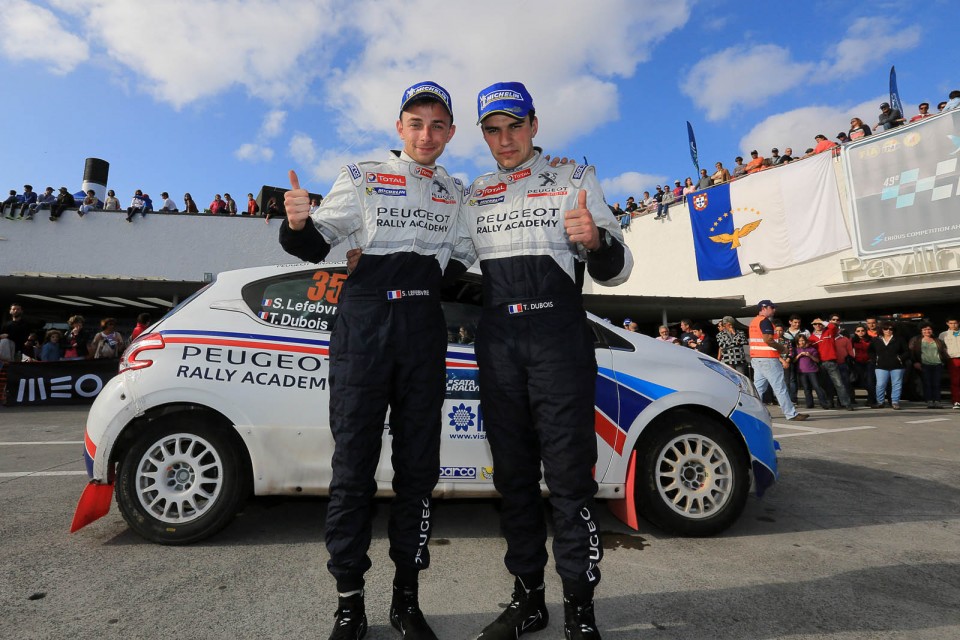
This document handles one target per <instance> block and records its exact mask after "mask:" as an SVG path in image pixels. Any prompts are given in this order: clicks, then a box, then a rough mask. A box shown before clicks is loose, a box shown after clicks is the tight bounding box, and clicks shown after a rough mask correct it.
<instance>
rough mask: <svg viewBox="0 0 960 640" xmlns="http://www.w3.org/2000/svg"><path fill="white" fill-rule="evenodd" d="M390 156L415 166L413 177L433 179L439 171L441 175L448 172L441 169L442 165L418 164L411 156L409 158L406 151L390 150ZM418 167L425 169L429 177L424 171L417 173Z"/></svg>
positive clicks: (412, 170) (411, 171) (413, 167)
mask: <svg viewBox="0 0 960 640" xmlns="http://www.w3.org/2000/svg"><path fill="white" fill-rule="evenodd" d="M390 155H392V156H393V157H395V158H399V159H400V160H403V161H404V162H409V163H410V164H411V165H413V166H412V167H411V168H410V175H413V176H417V177H420V178H432V177H433V174H434V173H436V172H438V171H439V172H440V173H446V171H445V170H444V168H443V167H441V166H440V165H436V164H431V165H427V164H420V163H419V162H417V161H416V160H414V159H413V158H411V157H410V156H408V155H407V152H406V151H398V150H396V149H391V150H390ZM416 167H423V168H424V169H426V170H427V172H428V173H429V175H428V174H426V173H424V172H422V171H416V170H415V168H416Z"/></svg>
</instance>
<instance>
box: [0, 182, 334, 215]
mask: <svg viewBox="0 0 960 640" xmlns="http://www.w3.org/2000/svg"><path fill="white" fill-rule="evenodd" d="M322 200H323V198H322V197H317V198H314V199H313V200H312V201H311V211H313V210H315V209H316V207H318V206H319V205H320V202H322ZM70 209H76V211H77V215H78V216H80V217H81V218H82V217H83V216H85V215H87V214H88V213H91V212H93V211H121V210H122V209H123V208H122V206H121V204H120V200H119V199H118V198H117V195H116V193H114V191H113V189H110V190H108V191H107V195H106V197H105V199H104V200H103V201H101V200H100V199H98V198H97V195H96V192H95V191H93V190H92V189H90V190H87V191H86V192H78V193H76V194H73V193H70V191H69V189H67V188H66V187H60V190H59V192H58V193H54V188H53V187H47V188H46V189H45V190H44V192H43V193H37V192H35V191H34V190H33V186H32V185H29V184H25V185H23V193H17V191H16V189H10V191H9V195H8V196H7V198H6V200H4V201H3V202H2V203H0V216H4V217H6V219H7V220H33V219H34V216H35V215H36V214H37V212H39V211H44V210H46V211H48V212H49V219H50V221H51V222H56V221H57V220H59V219H60V216H61V215H63V212H64V211H67V210H70ZM154 212H156V213H198V214H210V215H226V216H263V217H264V218H265V221H266V222H267V223H269V222H270V219H271V218H278V217H280V207H279V204H278V202H277V199H276V198H275V197H270V198H269V200H268V201H267V204H266V205H265V206H264V207H263V209H262V210H261V207H260V205H259V204H258V203H257V200H256V198H254V196H253V194H252V193H248V194H247V206H246V208H245V209H242V208H240V207H238V205H237V202H236V201H235V200H234V199H233V198H232V197H231V196H230V194H229V193H224V194H223V195H222V196H221V195H220V194H219V193H218V194H216V195H215V196H214V197H213V200H212V201H211V202H210V205H209V206H208V207H207V208H205V209H203V210H200V209H199V208H198V207H197V203H196V202H194V200H193V196H191V195H190V194H189V193H185V194H184V195H183V209H182V210H181V209H180V208H179V207H178V206H177V203H176V202H175V201H174V200H173V199H172V198H171V197H170V194H169V193H167V192H166V191H164V192H162V193H161V194H160V202H159V209H155V208H154V203H153V199H152V198H151V197H150V196H149V194H147V193H145V192H144V191H143V190H142V189H137V190H136V191H135V192H134V194H133V196H132V197H131V199H130V205H129V206H128V207H126V218H125V219H126V221H127V222H133V220H134V218H135V216H136V215H137V214H138V213H139V214H140V217H141V218H143V217H146V215H147V214H148V213H154Z"/></svg>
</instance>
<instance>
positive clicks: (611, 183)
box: [600, 171, 667, 204]
mask: <svg viewBox="0 0 960 640" xmlns="http://www.w3.org/2000/svg"><path fill="white" fill-rule="evenodd" d="M666 181H667V178H666V176H658V175H654V174H650V173H638V172H636V171H627V172H626V173H621V174H620V175H619V176H614V177H612V178H605V179H603V180H601V181H600V186H602V187H603V193H604V195H605V196H606V198H607V202H609V203H611V204H612V203H614V202H617V201H621V202H622V201H623V200H625V199H626V197H627V196H633V197H634V198H636V199H640V198H642V197H643V192H644V191H651V192H652V191H655V190H656V185H658V184H664V183H665V182H666Z"/></svg>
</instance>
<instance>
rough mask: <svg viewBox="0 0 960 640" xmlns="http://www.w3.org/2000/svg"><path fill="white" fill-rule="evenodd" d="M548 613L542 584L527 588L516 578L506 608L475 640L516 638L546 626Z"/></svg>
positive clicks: (511, 639) (509, 639)
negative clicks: (511, 595)
mask: <svg viewBox="0 0 960 640" xmlns="http://www.w3.org/2000/svg"><path fill="white" fill-rule="evenodd" d="M549 620H550V614H549V613H547V605H546V603H545V602H544V598H543V584H542V583H541V584H540V585H539V586H538V587H536V588H534V589H527V588H526V587H525V586H524V584H523V581H522V580H520V578H517V579H516V580H515V581H514V583H513V597H512V598H511V599H510V604H508V605H507V610H506V611H504V612H503V613H501V614H500V616H499V617H498V618H497V619H496V620H494V621H493V622H491V623H490V624H489V625H487V626H486V628H485V629H484V630H483V631H481V632H480V635H479V636H477V638H476V640H516V639H517V638H519V637H520V636H521V635H523V634H524V633H531V632H533V631H540V630H541V629H543V628H544V627H546V626H547V622H548V621H549Z"/></svg>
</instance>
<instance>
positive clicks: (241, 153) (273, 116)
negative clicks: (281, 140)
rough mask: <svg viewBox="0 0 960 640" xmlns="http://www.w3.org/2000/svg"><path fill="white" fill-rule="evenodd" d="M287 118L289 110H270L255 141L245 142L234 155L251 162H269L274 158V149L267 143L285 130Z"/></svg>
mask: <svg viewBox="0 0 960 640" xmlns="http://www.w3.org/2000/svg"><path fill="white" fill-rule="evenodd" d="M286 119H287V112H286V111H282V110H280V109H274V110H272V111H268V112H267V114H266V115H265V116H264V117H263V123H262V124H261V125H260V131H259V132H257V137H256V141H255V142H245V143H243V144H241V145H240V146H239V147H238V148H237V150H236V151H234V152H233V155H234V156H236V158H237V159H238V160H246V161H249V162H269V161H270V160H273V149H272V148H270V147H269V146H268V145H267V142H268V141H269V140H270V139H272V138H276V137H277V136H278V135H280V133H281V132H282V131H283V123H284V122H285V121H286Z"/></svg>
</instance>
